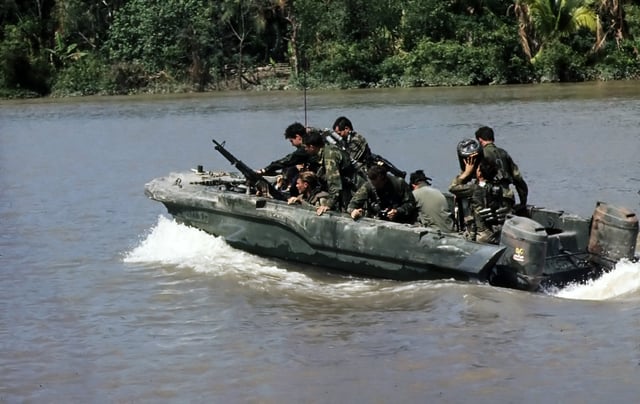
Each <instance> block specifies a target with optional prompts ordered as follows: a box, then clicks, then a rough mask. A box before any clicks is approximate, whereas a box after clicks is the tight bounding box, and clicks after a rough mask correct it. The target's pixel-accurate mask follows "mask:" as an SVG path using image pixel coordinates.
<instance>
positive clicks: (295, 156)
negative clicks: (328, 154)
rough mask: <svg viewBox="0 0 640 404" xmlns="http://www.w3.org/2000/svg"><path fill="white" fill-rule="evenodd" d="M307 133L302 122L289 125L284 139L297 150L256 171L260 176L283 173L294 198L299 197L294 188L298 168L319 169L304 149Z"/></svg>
mask: <svg viewBox="0 0 640 404" xmlns="http://www.w3.org/2000/svg"><path fill="white" fill-rule="evenodd" d="M307 132H308V129H307V128H305V127H304V125H302V124H301V123H300V122H294V123H292V124H291V125H289V126H288V127H287V129H286V130H285V131H284V137H285V139H287V140H288V141H289V142H291V146H293V147H295V148H296V150H295V151H293V152H292V153H289V154H287V155H286V156H284V157H282V158H281V159H278V160H274V161H272V162H271V163H269V165H267V166H266V167H265V168H262V169H260V170H256V173H258V174H260V175H274V174H276V173H277V172H278V171H282V174H283V177H284V181H285V182H286V183H288V184H291V187H290V193H291V195H292V196H296V195H298V192H297V189H296V187H295V186H294V185H295V182H296V178H297V176H298V171H299V169H298V167H299V166H301V167H303V169H304V170H316V169H317V164H316V163H315V162H314V158H313V157H312V156H311V155H309V154H308V153H307V152H306V151H305V149H304V138H305V137H306V136H307Z"/></svg>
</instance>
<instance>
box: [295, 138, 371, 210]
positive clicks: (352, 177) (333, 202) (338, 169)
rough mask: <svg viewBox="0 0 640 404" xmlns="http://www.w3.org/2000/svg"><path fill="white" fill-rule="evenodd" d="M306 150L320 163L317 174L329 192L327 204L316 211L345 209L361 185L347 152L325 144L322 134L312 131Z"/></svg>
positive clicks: (307, 140) (306, 143)
mask: <svg viewBox="0 0 640 404" xmlns="http://www.w3.org/2000/svg"><path fill="white" fill-rule="evenodd" d="M304 147H305V150H306V152H307V153H309V154H310V155H311V156H315V158H316V161H317V163H318V167H319V168H318V170H317V172H316V175H317V176H318V178H319V179H320V181H321V183H322V185H323V189H324V190H326V191H327V192H328V193H329V197H328V198H327V205H326V206H319V207H318V209H317V210H316V212H317V213H318V214H319V215H321V214H322V213H324V212H326V211H327V210H335V211H343V210H344V209H346V207H347V205H348V204H349V200H350V199H351V196H352V195H353V192H355V189H357V186H358V185H359V180H358V176H357V175H356V172H355V169H354V167H353V166H352V165H351V160H350V159H349V156H348V155H347V153H346V152H344V151H343V150H341V149H340V148H338V147H336V146H334V145H332V144H325V143H324V138H323V137H322V134H321V133H320V132H318V131H312V132H310V133H309V134H308V135H307V138H306V139H305V145H304Z"/></svg>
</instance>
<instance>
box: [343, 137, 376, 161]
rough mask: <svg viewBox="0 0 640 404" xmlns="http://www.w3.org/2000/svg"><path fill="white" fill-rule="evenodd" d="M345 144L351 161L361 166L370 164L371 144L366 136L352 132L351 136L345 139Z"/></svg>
mask: <svg viewBox="0 0 640 404" xmlns="http://www.w3.org/2000/svg"><path fill="white" fill-rule="evenodd" d="M344 144H345V148H346V149H347V152H348V153H349V157H351V160H353V161H354V162H356V163H358V165H361V166H366V165H368V164H369V161H370V160H371V149H369V144H368V143H367V140H366V139H365V138H364V136H362V135H361V134H359V133H357V132H351V133H349V136H347V138H346V139H344Z"/></svg>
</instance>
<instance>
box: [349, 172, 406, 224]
mask: <svg viewBox="0 0 640 404" xmlns="http://www.w3.org/2000/svg"><path fill="white" fill-rule="evenodd" d="M367 177H368V178H369V181H367V182H366V183H364V184H363V185H362V186H361V187H360V188H359V189H358V191H357V192H356V193H355V195H353V198H352V199H351V202H349V207H348V209H347V212H348V213H349V214H350V215H351V217H352V218H353V219H354V220H357V219H359V218H360V217H361V216H364V215H366V216H368V217H373V218H377V219H382V220H389V221H392V222H399V223H413V222H415V220H416V217H417V208H416V200H415V198H414V197H413V193H412V192H411V187H409V184H407V183H406V182H405V181H404V180H403V179H402V178H398V177H395V176H390V175H388V174H387V169H386V168H385V167H382V166H373V167H371V168H370V169H369V171H367Z"/></svg>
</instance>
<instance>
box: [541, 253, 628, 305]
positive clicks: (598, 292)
mask: <svg viewBox="0 0 640 404" xmlns="http://www.w3.org/2000/svg"><path fill="white" fill-rule="evenodd" d="M550 294H553V295H554V296H557V297H562V298H566V299H576V300H609V299H614V298H625V297H636V298H637V297H638V295H639V294H640V262H630V261H629V260H626V259H623V260H620V261H619V262H618V263H617V264H616V266H615V267H614V268H613V270H612V271H610V272H607V273H605V274H604V275H602V276H601V277H600V278H598V279H595V280H591V281H588V282H586V283H581V284H570V285H567V286H566V287H564V288H563V289H561V290H557V291H553V292H551V293H550Z"/></svg>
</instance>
